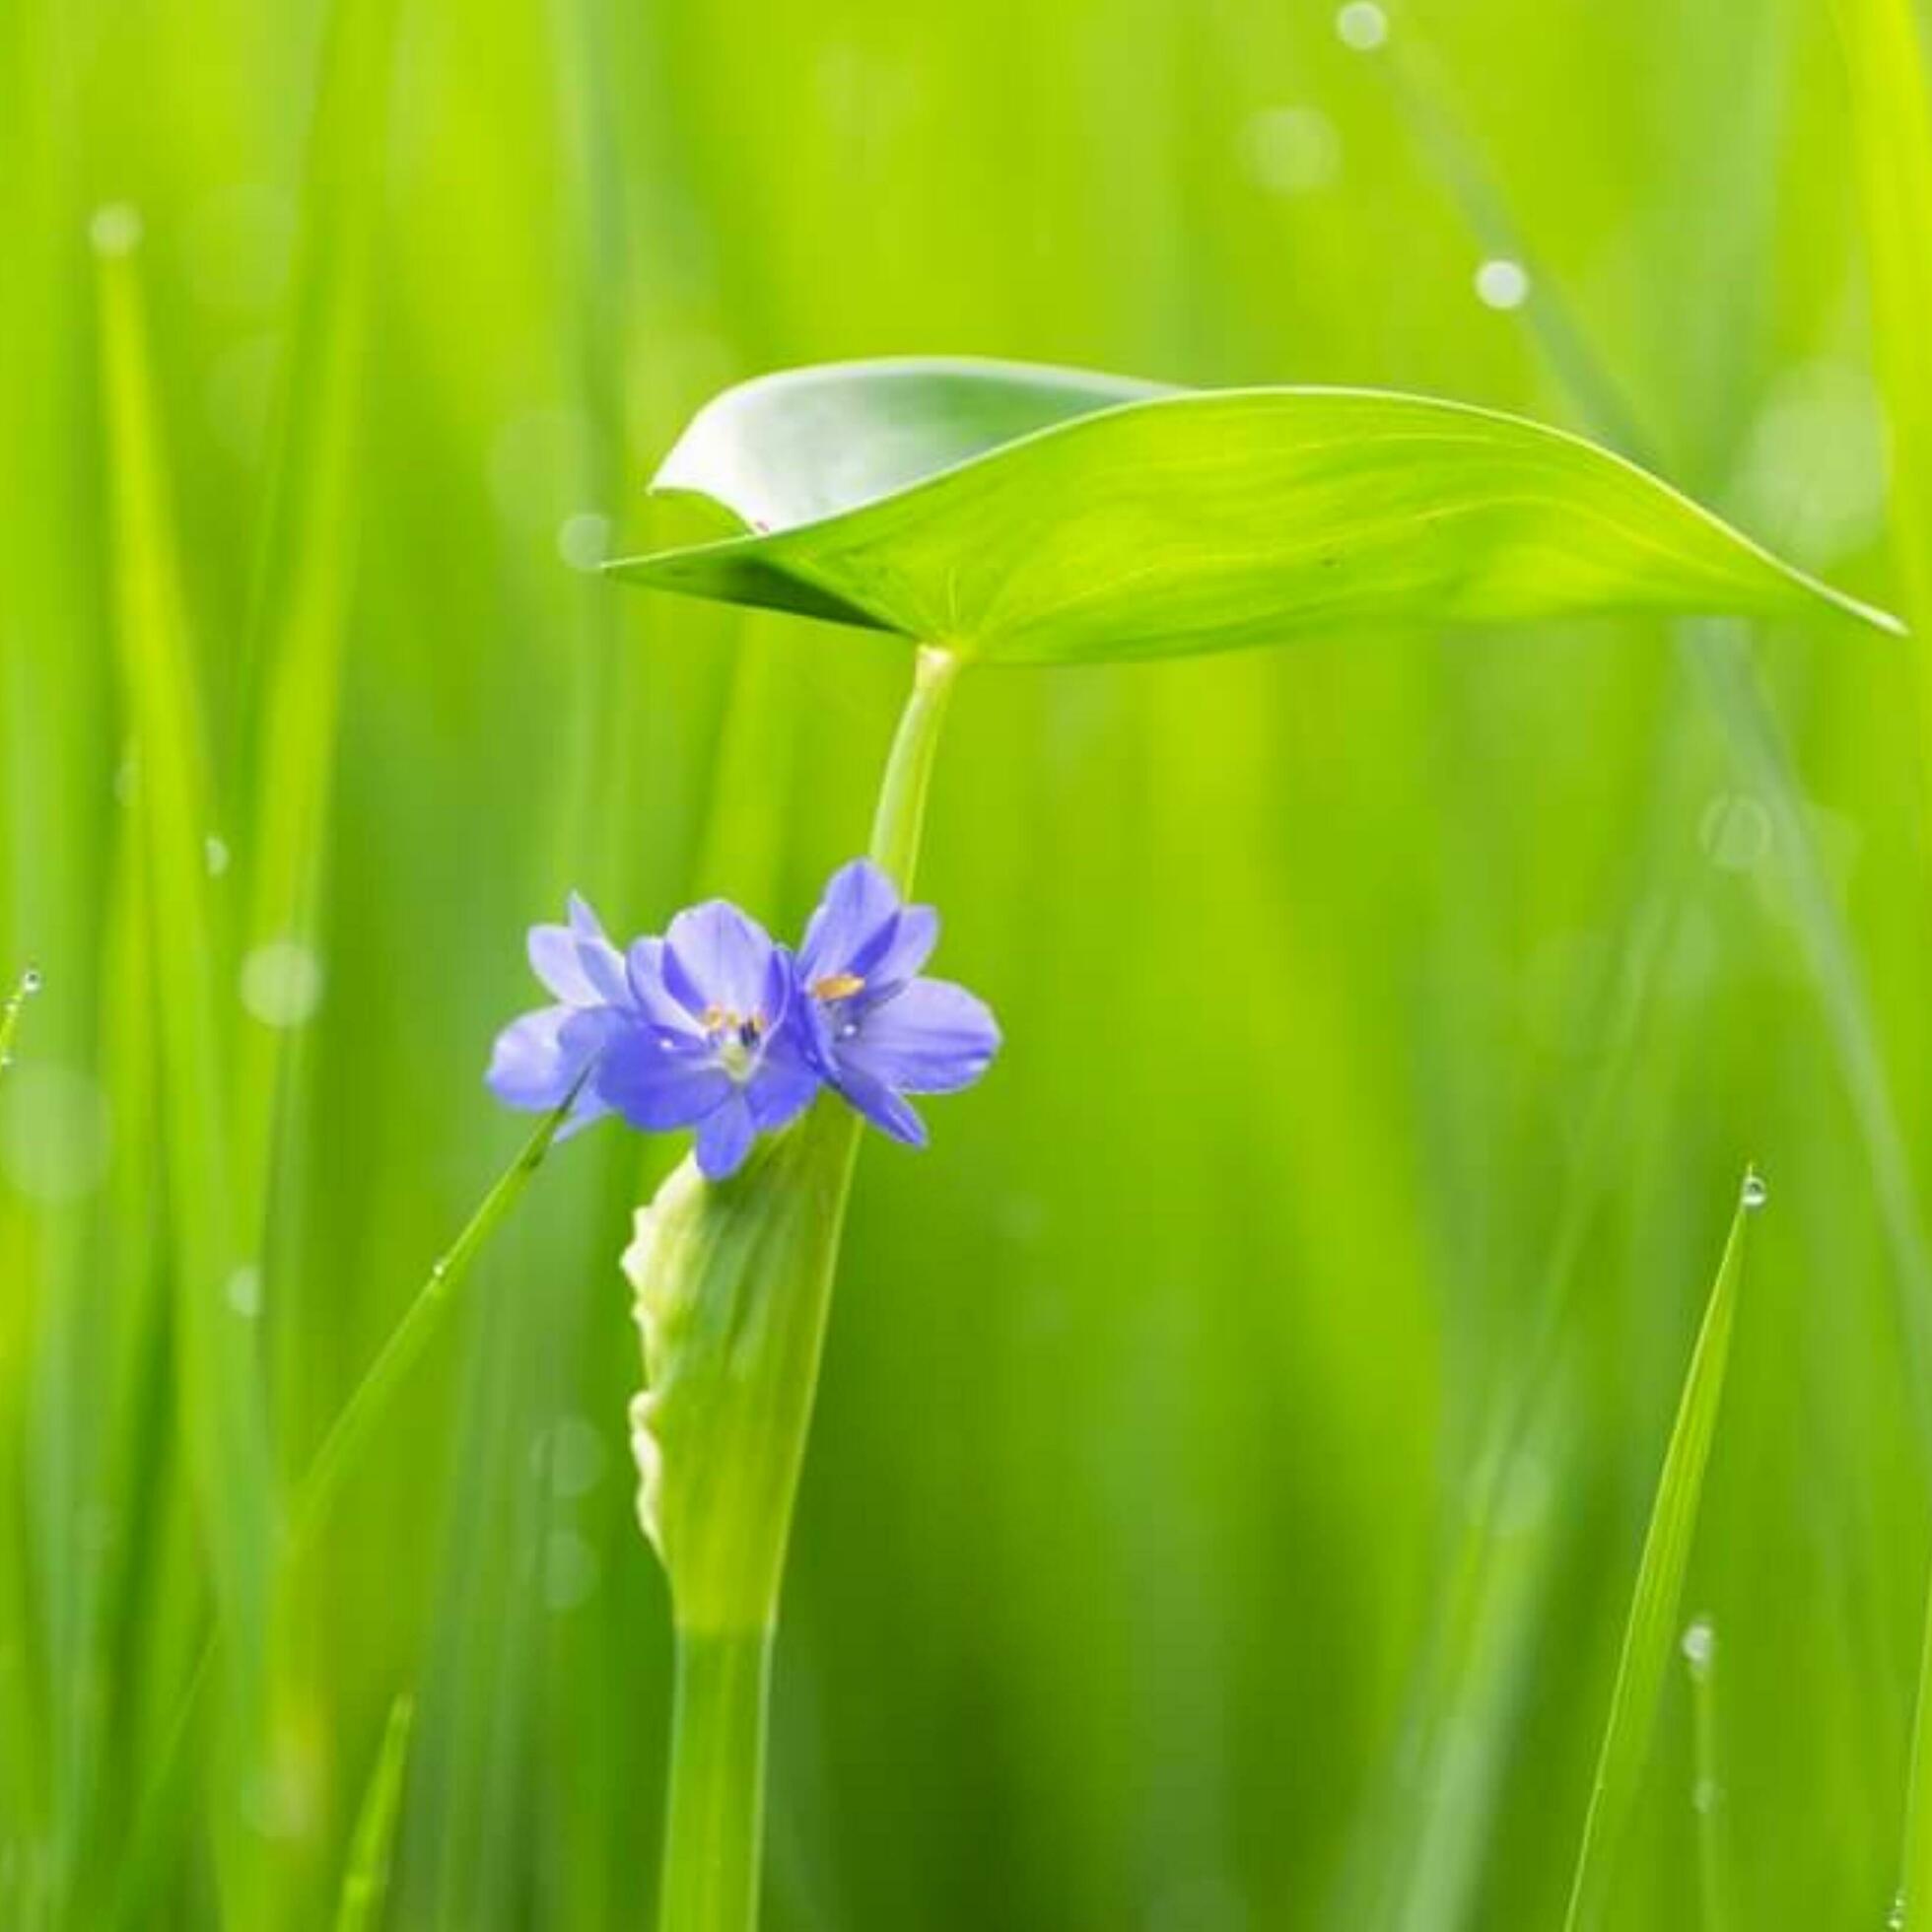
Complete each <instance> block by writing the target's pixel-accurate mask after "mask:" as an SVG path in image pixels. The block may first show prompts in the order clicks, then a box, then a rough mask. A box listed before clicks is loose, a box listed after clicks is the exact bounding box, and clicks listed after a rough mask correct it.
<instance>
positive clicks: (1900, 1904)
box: [1885, 1892, 1905, 1932]
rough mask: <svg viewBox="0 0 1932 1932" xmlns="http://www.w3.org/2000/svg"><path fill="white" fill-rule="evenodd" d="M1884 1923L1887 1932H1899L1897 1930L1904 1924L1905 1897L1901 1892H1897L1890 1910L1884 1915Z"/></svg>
mask: <svg viewBox="0 0 1932 1932" xmlns="http://www.w3.org/2000/svg"><path fill="white" fill-rule="evenodd" d="M1885 1922H1886V1926H1887V1928H1888V1932H1899V1928H1900V1927H1901V1926H1902V1925H1903V1924H1904V1922H1905V1895H1904V1893H1903V1892H1899V1893H1897V1895H1896V1896H1895V1897H1894V1898H1893V1900H1892V1909H1891V1910H1890V1911H1889V1912H1887V1913H1886V1915H1885Z"/></svg>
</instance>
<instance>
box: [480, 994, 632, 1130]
mask: <svg viewBox="0 0 1932 1932" xmlns="http://www.w3.org/2000/svg"><path fill="white" fill-rule="evenodd" d="M622 1024H623V1022H622V1020H621V1018H620V1017H619V1016H618V1015H617V1014H615V1013H612V1012H610V1011H608V1010H607V1009H605V1008H602V1007H597V1008H593V1009H591V1010H588V1011H586V1010H585V1009H583V1008H582V1007H577V1006H544V1007H542V1008H540V1009H539V1010H538V1011H536V1012H533V1013H525V1014H524V1015H523V1016H522V1018H521V1019H517V1020H513V1021H512V1022H511V1023H510V1025H508V1026H506V1027H505V1028H504V1029H503V1031H502V1032H501V1033H499V1034H498V1035H497V1041H496V1047H495V1050H494V1051H493V1052H492V1054H491V1056H490V1070H489V1071H488V1073H486V1074H485V1075H484V1079H485V1082H486V1083H487V1084H488V1086H489V1089H490V1091H491V1092H492V1093H494V1094H495V1095H496V1096H497V1098H498V1099H499V1100H502V1101H504V1102H505V1103H507V1104H508V1105H510V1106H512V1107H522V1108H526V1109H528V1110H530V1111H531V1112H535V1113H541V1112H544V1111H546V1110H547V1109H549V1108H551V1107H561V1106H562V1105H563V1103H564V1101H565V1100H566V1099H567V1098H569V1096H570V1093H571V1090H572V1089H573V1088H574V1087H577V1086H578V1085H579V1083H580V1082H581V1081H582V1080H583V1079H584V1076H585V1074H586V1071H587V1070H588V1069H589V1067H590V1065H591V1063H592V1062H593V1061H595V1060H596V1058H597V1056H598V1055H599V1054H601V1053H602V1052H603V1051H604V1049H605V1047H606V1046H607V1045H608V1043H609V1042H610V1040H611V1039H612V1037H613V1036H614V1035H615V1034H616V1033H617V1032H618V1030H619V1029H620V1028H621V1026H622ZM601 1111H602V1110H601V1109H600V1108H597V1107H595V1106H594V1105H592V1104H591V1103H590V1102H589V1100H588V1097H587V1093H586V1092H584V1091H580V1092H579V1094H578V1101H577V1105H576V1106H575V1107H574V1108H573V1109H572V1110H571V1117H572V1119H573V1120H574V1121H580V1122H581V1121H582V1120H583V1119H584V1118H586V1117H588V1118H594V1117H595V1116H596V1114H597V1113H599V1112H601Z"/></svg>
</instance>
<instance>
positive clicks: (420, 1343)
mask: <svg viewBox="0 0 1932 1932" xmlns="http://www.w3.org/2000/svg"><path fill="white" fill-rule="evenodd" d="M575 1098H576V1096H575V1095H572V1099H575ZM570 1104H571V1103H570V1101H569V1100H566V1101H565V1102H564V1104H563V1105H562V1106H561V1107H558V1108H557V1109H556V1110H555V1111H554V1112H552V1113H549V1114H546V1115H545V1116H544V1118H543V1119H542V1121H540V1122H539V1123H538V1125H537V1129H536V1132H535V1133H533V1134H532V1135H531V1136H530V1138H528V1139H527V1140H526V1141H525V1142H524V1143H523V1146H522V1148H521V1150H520V1151H519V1152H518V1153H517V1158H516V1159H515V1160H514V1161H513V1162H512V1163H511V1165H510V1166H509V1167H508V1168H507V1169H505V1171H504V1172H503V1174H502V1175H501V1176H500V1177H499V1178H498V1180H497V1183H496V1185H495V1186H494V1187H493V1188H491V1190H490V1192H489V1193H488V1194H487V1195H485V1196H484V1197H483V1200H482V1202H481V1204H480V1205H479V1206H478V1207H477V1209H476V1212H475V1213H474V1214H472V1215H471V1216H470V1218H469V1221H468V1223H467V1224H466V1225H465V1226H464V1228H463V1230H462V1232H461V1233H460V1234H458V1235H457V1236H456V1239H455V1240H454V1242H453V1243H452V1244H451V1245H450V1247H449V1250H448V1252H447V1253H446V1254H445V1255H444V1257H443V1259H442V1260H441V1261H439V1262H438V1263H437V1264H436V1265H435V1267H433V1268H432V1269H431V1270H430V1275H429V1278H428V1280H426V1281H425V1282H424V1283H423V1285H422V1287H421V1288H420V1289H419V1290H418V1291H417V1294H416V1298H415V1299H414V1300H413V1301H412V1302H411V1303H410V1304H409V1307H408V1310H407V1311H406V1312H405V1313H404V1315H403V1318H402V1320H401V1321H400V1322H399V1323H398V1324H397V1325H396V1327H395V1328H394V1329H393V1330H391V1331H390V1334H389V1339H388V1341H387V1342H386V1343H384V1344H383V1345H382V1350H381V1352H380V1354H379V1355H378V1356H377V1357H376V1360H375V1361H374V1362H373V1363H372V1364H371V1365H370V1367H369V1369H368V1371H367V1372H366V1373H365V1374H364V1376H363V1379H362V1380H361V1381H360V1382H359V1383H358V1384H357V1385H356V1388H355V1392H354V1393H353V1394H352V1395H351V1396H350V1398H349V1400H348V1402H347V1403H346V1404H345V1405H344V1406H343V1408H342V1409H341V1411H340V1412H339V1413H338V1414H337V1415H336V1418H335V1421H334V1422H333V1424H332V1425H331V1426H330V1428H329V1432H328V1434H327V1435H326V1436H325V1437H324V1438H323V1440H322V1446H321V1447H320V1449H319V1450H317V1451H316V1453H315V1459H314V1461H313V1462H311V1464H310V1465H309V1468H308V1469H307V1470H306V1471H305V1472H304V1474H303V1477H302V1480H301V1481H300V1483H298V1484H297V1485H296V1490H295V1499H294V1507H293V1508H292V1509H291V1511H290V1513H289V1524H288V1530H287V1533H286V1539H285V1542H284V1545H283V1549H282V1560H283V1562H284V1564H285V1565H287V1566H288V1567H289V1568H290V1569H291V1570H293V1569H295V1568H297V1567H299V1565H300V1564H301V1563H302V1561H303V1559H304V1558H305V1557H306V1556H307V1555H308V1553H309V1552H310V1550H311V1548H312V1546H313V1542H314V1539H315V1537H316V1536H317V1534H318V1533H319V1532H320V1530H321V1528H322V1526H323V1524H324V1523H325V1522H326V1521H327V1517H328V1506H329V1504H330V1502H331V1501H333V1500H334V1497H335V1494H336V1491H337V1490H338V1489H339V1488H340V1486H341V1484H342V1483H343V1481H344V1479H345V1478H347V1477H348V1476H350V1475H351V1474H353V1472H354V1471H355V1469H356V1467H357V1465H358V1463H359V1462H360V1461H361V1459H362V1457H363V1456H364V1454H365V1453H367V1451H368V1449H369V1445H370V1444H371V1442H372V1441H373V1440H375V1437H376V1433H377V1430H378V1427H379V1425H380V1422H381V1420H382V1418H383V1416H384V1415H385V1414H387V1413H388V1409H389V1406H390V1404H391V1402H392V1401H393V1400H394V1398H395V1395H396V1392H397V1391H398V1390H399V1389H400V1388H401V1386H402V1384H403V1382H404V1381H405V1380H406V1379H407V1377H408V1374H409V1371H410V1369H411V1368H412V1367H413V1366H414V1365H415V1363H416V1361H417V1360H418V1359H419V1357H420V1356H421V1355H422V1352H423V1350H424V1349H425V1348H426V1347H427V1346H428V1345H429V1343H430V1342H431V1340H432V1339H433V1338H434V1336H435V1335H436V1333H437V1331H438V1330H439V1329H440V1328H441V1327H442V1325H443V1323H444V1321H445V1320H446V1319H447V1318H448V1316H449V1311H450V1308H451V1307H452V1306H453V1304H454V1300H455V1295H456V1290H457V1288H458V1287H459V1286H460V1285H461V1283H462V1281H463V1278H464V1276H466V1275H467V1274H468V1273H469V1266H470V1263H471V1262H472V1261H474V1260H475V1259H476V1255H477V1252H478V1250H479V1249H481V1248H482V1246H483V1244H484V1242H486V1241H487V1240H488V1239H489V1238H490V1236H491V1235H492V1234H493V1233H494V1232H495V1231H496V1229H497V1227H498V1225H499V1224H500V1223H501V1222H502V1220H503V1218H504V1216H505V1215H506V1214H507V1213H509V1211H510V1209H511V1207H513V1206H514V1205H515V1204H516V1202H517V1197H518V1196H519V1195H521V1193H522V1192H523V1190H524V1188H525V1187H526V1186H527V1185H528V1184H529V1180H530V1176H531V1175H533V1174H534V1173H535V1172H536V1170H537V1169H538V1168H539V1167H540V1166H541V1165H542V1164H543V1157H544V1155H545V1154H547V1153H548V1152H549V1151H550V1143H551V1142H552V1141H553V1140H554V1139H555V1138H557V1133H558V1130H559V1129H560V1128H561V1127H562V1126H563V1124H564V1119H565V1117H566V1115H568V1113H569V1112H570ZM221 1640H222V1626H221V1624H220V1622H219V1621H217V1622H216V1623H214V1624H213V1625H211V1626H210V1628H209V1630H208V1632H207V1634H206V1635H205V1636H204V1637H203V1638H202V1643H201V1649H200V1651H199V1653H198V1654H197V1656H196V1658H195V1662H194V1668H193V1670H192V1671H191V1672H190V1673H189V1674H188V1681H187V1684H186V1687H185V1688H184V1689H183V1690H182V1692H181V1695H180V1699H179V1701H178V1703H177V1704H176V1705H175V1708H174V1713H173V1717H172V1718H171V1719H170V1720H169V1724H168V1728H167V1731H166V1732H165V1734H164V1736H165V1739H166V1742H165V1743H164V1745H163V1747H162V1751H161V1757H160V1761H159V1763H158V1764H157V1766H156V1768H155V1771H154V1773H153V1775H152V1776H151V1777H150V1778H149V1780H148V1783H147V1786H146V1788H145V1789H144V1791H143V1793H142V1797H141V1802H140V1805H139V1807H138V1808H137V1810H136V1813H135V1819H134V1825H133V1830H132V1842H131V1845H130V1847H129V1849H128V1851H127V1853H126V1854H125V1856H124V1857H123V1858H122V1859H121V1860H120V1861H118V1864H117V1866H116V1867H115V1868H114V1880H113V1882H114V1890H113V1895H112V1896H113V1901H114V1902H113V1904H112V1906H111V1908H110V1910H109V1911H108V1913H107V1915H106V1918H105V1923H107V1924H108V1925H110V1926H113V1927H115V1928H119V1927H123V1926H130V1925H132V1924H133V1923H134V1914H135V1913H137V1912H138V1911H140V1910H141V1909H142V1907H141V1902H140V1901H141V1900H142V1899H143V1898H144V1897H148V1896H149V1894H148V1888H147V1885H146V1883H145V1881H146V1878H147V1875H148V1874H149V1873H151V1872H152V1870H153V1869H154V1867H155V1865H156V1864H157V1863H158V1862H159V1860H160V1859H161V1858H162V1857H163V1856H165V1855H166V1852H165V1847H164V1844H163V1835H164V1832H165V1829H166V1827H167V1825H168V1822H169V1820H170V1818H171V1817H172V1815H173V1809H174V1807H175V1805H176V1804H177V1803H178V1802H179V1801H180V1787H181V1783H182V1780H183V1779H184V1777H185V1775H186V1772H187V1770H188V1768H189V1761H190V1759H189V1752H188V1745H189V1743H190V1742H191V1740H192V1739H193V1737H194V1735H195V1725H196V1720H197V1718H198V1716H199V1714H200V1708H201V1699H202V1695H203V1693H204V1692H205V1691H206V1690H207V1689H208V1685H209V1682H210V1680H211V1678H212V1676H213V1667H214V1663H215V1658H216V1656H217V1654H218V1653H219V1650H220V1647H221Z"/></svg>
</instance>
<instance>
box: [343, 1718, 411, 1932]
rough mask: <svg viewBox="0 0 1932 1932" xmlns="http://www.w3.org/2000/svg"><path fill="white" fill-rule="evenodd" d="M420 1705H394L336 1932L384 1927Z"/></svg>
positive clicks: (346, 1880) (360, 1824)
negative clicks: (405, 1773)
mask: <svg viewBox="0 0 1932 1932" xmlns="http://www.w3.org/2000/svg"><path fill="white" fill-rule="evenodd" d="M414 1715H415V1706H414V1704H413V1703H412V1702H411V1700H410V1699H409V1698H408V1697H407V1696H401V1697H398V1698H397V1699H396V1700H395V1702H394V1703H393V1704H391V1705H390V1706H389V1721H388V1724H387V1726H386V1728H385V1729H384V1730H383V1733H382V1749H381V1751H380V1754H379V1755H378V1757H377V1759H376V1769H375V1771H374V1772H373V1773H372V1774H371V1776H370V1780H369V1789H368V1791H367V1792H366V1793H364V1795H363V1803H362V1811H361V1812H360V1813H359V1814H358V1816H357V1819H356V1835H355V1839H354V1841H353V1842H352V1843H351V1845H350V1847H349V1865H348V1869H347V1870H346V1871H345V1872H344V1873H343V1875H342V1898H341V1903H340V1905H339V1906H338V1908H337V1910H336V1914H335V1932H374V1928H375V1927H377V1926H379V1925H380V1924H381V1922H382V1905H383V1901H384V1900H385V1899H386V1898H387V1897H388V1892H389V1861H390V1857H391V1855H392V1853H393V1852H394V1850H395V1836H396V1815H397V1813H398V1812H400V1811H401V1809H402V1773H403V1768H404V1766H405V1765H406V1764H407V1762H408V1759H409V1732H410V1727H411V1724H412V1722H413V1719H414Z"/></svg>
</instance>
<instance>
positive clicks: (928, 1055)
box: [837, 980, 1000, 1093]
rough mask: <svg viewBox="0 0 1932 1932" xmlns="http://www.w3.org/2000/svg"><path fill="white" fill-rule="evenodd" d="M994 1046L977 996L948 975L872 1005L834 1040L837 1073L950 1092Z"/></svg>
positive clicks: (989, 1020) (980, 1068)
mask: <svg viewBox="0 0 1932 1932" xmlns="http://www.w3.org/2000/svg"><path fill="white" fill-rule="evenodd" d="M999 1051H1000V1028H999V1025H998V1023H997V1022H996V1021H995V1019H994V1017H993V1013H992V1011H991V1009H990V1008H989V1007H988V1006H987V1004H986V1002H985V1001H984V1000H979V999H977V998H975V997H974V995H972V994H970V993H968V992H967V991H966V989H965V988H964V987H963V986H954V985H953V984H952V982H951V981H950V980H915V981H913V983H912V984H911V985H910V986H909V987H907V988H906V989H905V990H904V991H903V992H902V993H900V994H898V995H896V996H895V997H894V998H893V999H891V1000H886V1001H885V1002H884V1003H883V1004H882V1005H879V1006H875V1007H873V1008H872V1009H871V1010H870V1011H869V1012H867V1013H866V1014H865V1015H864V1016H863V1018H862V1019H861V1021H860V1022H859V1029H858V1031H857V1032H856V1033H855V1034H853V1036H852V1037H851V1038H850V1039H841V1040H839V1041H838V1042H837V1053H838V1060H839V1069H840V1073H841V1075H842V1077H848V1078H849V1076H850V1074H851V1072H852V1071H853V1070H854V1069H857V1070H858V1071H859V1072H861V1073H862V1074H865V1075H867V1076H869V1077H870V1078H871V1079H874V1080H876V1081H878V1082H880V1083H881V1084H882V1085H885V1086H889V1087H893V1088H896V1089H897V1090H898V1091H900V1092H902V1093H956V1092H958V1091H959V1089H960V1088H961V1087H967V1086H971V1085H972V1084H973V1082H974V1081H975V1080H977V1079H978V1078H979V1077H980V1075H981V1074H982V1073H984V1072H985V1071H986V1069H987V1068H988V1066H989V1065H990V1064H991V1062H992V1060H993V1056H994V1055H995V1054H996V1053H998V1052H999Z"/></svg>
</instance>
